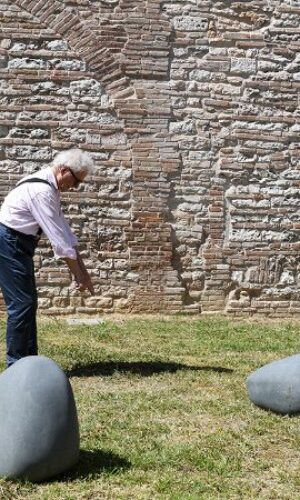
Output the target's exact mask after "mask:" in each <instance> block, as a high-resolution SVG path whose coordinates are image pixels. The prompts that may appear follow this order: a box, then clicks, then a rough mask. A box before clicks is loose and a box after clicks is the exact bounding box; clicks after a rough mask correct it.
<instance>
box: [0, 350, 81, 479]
mask: <svg viewBox="0 0 300 500" xmlns="http://www.w3.org/2000/svg"><path fill="white" fill-rule="evenodd" d="M78 457H79V425H78V418H77V411H76V405H75V401H74V396H73V392H72V388H71V385H70V382H69V380H68V378H67V376H66V375H65V373H64V372H63V371H62V369H61V368H60V367H59V366H58V365H57V364H56V363H55V362H54V361H52V360H51V359H49V358H46V357H44V356H28V357H25V358H22V359H20V360H19V361H17V362H16V363H14V364H13V365H12V366H11V367H10V368H8V369H7V370H5V371H4V372H3V373H2V374H1V375H0V476H6V477H9V478H20V479H28V480H30V481H42V480H45V479H47V478H50V477H52V476H55V475H57V474H59V473H61V472H64V471H66V470H67V469H69V468H70V467H71V466H73V465H74V464H75V463H76V462H77V460H78Z"/></svg>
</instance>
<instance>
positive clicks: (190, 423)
mask: <svg viewBox="0 0 300 500" xmlns="http://www.w3.org/2000/svg"><path fill="white" fill-rule="evenodd" d="M0 326H1V338H0V348H1V353H2V354H1V361H2V364H1V366H0V367H1V368H2V369H4V351H5V345H4V329H5V324H4V322H2V323H1V325H0ZM39 343H40V354H43V355H46V356H48V357H50V358H52V359H53V360H54V361H56V362H57V363H58V364H59V365H60V366H61V367H62V368H63V369H64V370H65V371H66V373H67V374H68V375H69V377H70V382H71V384H72V387H73V391H74V395H75V399H76V404H77V410H78V415H79V421H80V434H81V453H80V461H79V463H78V464H77V465H76V466H75V467H74V468H73V469H72V470H70V471H68V472H66V473H65V474H64V475H62V476H60V477H59V478H55V479H53V480H51V481H47V482H44V483H41V484H31V483H24V482H17V481H9V480H5V479H1V480H0V499H1V500H2V499H30V500H46V499H49V500H50V499H51V500H55V499H60V500H61V499H63V500H73V499H74V500H77V499H86V500H88V499H91V500H92V499H93V500H94V499H118V500H119V499H170V500H177V499H178V500H194V499H195V500H196V499H197V500H198V499H207V500H214V499H222V500H223V499H258V498H259V499H275V500H277V499H278V500H279V499H280V500H282V499H288V500H290V499H291V498H296V499H297V498H300V493H299V491H300V474H299V464H300V431H299V429H300V426H299V419H300V417H293V418H289V417H286V416H280V415H276V414H273V413H271V412H266V411H264V410H261V409H259V408H257V407H255V406H254V405H252V404H251V403H250V401H249V399H248V397H247V392H246V387H245V379H246V377H247V375H248V374H249V373H251V372H252V371H253V370H255V369H256V368H258V367H260V366H262V365H264V364H266V363H268V362H270V361H273V360H275V359H281V358H283V357H285V356H288V355H291V354H295V353H297V352H299V351H300V349H299V343H300V336H299V324H297V323H296V322H294V323H289V322H287V321H285V322H282V323H276V322H271V323H270V322H269V323H267V322H266V321H264V322H262V321H261V322H258V321H254V320H253V321H250V320H248V321H246V320H243V321H242V320H240V321H238V320H228V319H224V318H208V317H204V318H203V319H193V318H186V317H182V316H178V317H172V318H159V317H153V318H152V317H144V318H143V317H141V318H126V317H124V318H117V319H113V318H111V319H108V320H107V321H106V322H105V323H104V324H101V325H97V326H89V327H88V326H76V327H75V326H68V325H67V324H66V323H65V322H64V321H63V320H62V321H51V322H50V321H48V322H46V321H45V320H41V321H40V323H39ZM0 425H1V424H0Z"/></svg>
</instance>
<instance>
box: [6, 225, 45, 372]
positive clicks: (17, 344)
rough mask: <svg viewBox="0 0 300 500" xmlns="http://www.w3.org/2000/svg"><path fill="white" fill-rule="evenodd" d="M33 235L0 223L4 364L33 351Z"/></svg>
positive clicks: (34, 292) (35, 292)
mask: <svg viewBox="0 0 300 500" xmlns="http://www.w3.org/2000/svg"><path fill="white" fill-rule="evenodd" d="M35 247H36V239H35V237H34V236H30V235H25V234H22V233H20V232H18V231H15V230H12V229H9V228H8V227H6V226H4V225H3V224H1V223H0V287H1V290H2V294H3V298H4V301H5V304H6V307H7V315H8V318H7V328H6V346H7V352H6V361H7V366H10V365H12V364H13V363H15V362H16V361H18V359H21V358H23V357H25V356H30V355H36V354H37V329H36V311H37V291H36V285H35V277H34V266H33V255H34V250H35Z"/></svg>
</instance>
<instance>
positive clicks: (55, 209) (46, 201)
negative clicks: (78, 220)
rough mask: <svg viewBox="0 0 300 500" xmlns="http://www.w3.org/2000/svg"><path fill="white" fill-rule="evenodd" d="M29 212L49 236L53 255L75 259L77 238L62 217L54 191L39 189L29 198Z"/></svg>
mask: <svg viewBox="0 0 300 500" xmlns="http://www.w3.org/2000/svg"><path fill="white" fill-rule="evenodd" d="M30 209H31V213H32V216H33V217H34V219H35V220H36V222H37V223H38V224H39V226H40V227H41V228H42V230H43V232H44V233H45V235H46V236H47V237H48V238H49V240H50V243H51V246H52V248H53V251H54V254H55V257H57V258H65V257H67V258H69V259H74V260H76V258H77V257H76V251H75V249H74V246H76V245H77V243H78V240H77V238H76V236H75V235H74V234H73V233H72V231H71V229H70V226H69V224H68V223H67V221H66V219H65V218H64V216H63V214H62V212H61V208H60V202H59V200H58V197H57V195H56V193H55V192H54V191H52V192H50V191H49V190H45V191H41V192H39V193H37V194H36V195H35V196H33V197H32V198H31V207H30Z"/></svg>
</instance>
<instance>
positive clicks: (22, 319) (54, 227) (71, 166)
mask: <svg viewBox="0 0 300 500" xmlns="http://www.w3.org/2000/svg"><path fill="white" fill-rule="evenodd" d="M93 169H94V164H93V160H92V159H91V157H90V156H89V155H88V154H87V153H86V152H84V151H82V150H80V149H71V150H68V151H64V152H61V153H59V154H58V155H57V156H56V157H55V158H54V161H53V164H52V166H51V167H47V168H45V169H42V170H39V171H38V172H37V173H35V174H32V175H29V176H27V177H25V178H24V179H22V180H21V181H20V182H19V183H18V184H17V186H16V187H15V188H14V189H13V190H12V191H11V192H10V193H9V194H8V195H7V197H6V198H5V200H4V202H3V204H2V207H1V210H0V287H1V290H2V293H3V297H4V301H5V304H6V307H7V313H8V319H7V329H6V344H7V356H6V360H7V366H8V367H9V366H10V365H12V364H13V363H15V362H16V361H17V360H18V359H20V358H23V357H25V356H29V355H36V354H37V352H38V348H37V328H36V311H37V291H36V285H35V278H34V265H33V256H34V251H35V248H36V246H37V243H38V240H39V237H40V235H41V233H42V232H44V233H45V235H46V236H47V237H48V238H49V240H50V242H51V245H52V248H53V250H54V254H55V256H56V257H57V258H60V259H64V260H65V262H66V263H67V265H68V267H69V270H70V273H71V276H72V282H73V285H74V286H75V288H77V289H78V290H80V291H83V290H89V291H90V293H91V294H93V293H94V289H93V285H92V282H91V278H90V276H89V274H88V272H87V270H86V267H85V265H84V263H83V261H82V258H81V256H80V254H79V252H78V249H77V244H78V241H77V238H76V237H75V235H74V234H73V233H72V231H71V229H70V227H69V225H68V223H67V221H66V219H65V218H64V216H63V214H62V212H61V206H60V191H61V192H64V191H68V190H69V189H72V188H76V187H78V186H79V184H80V183H81V182H83V181H84V180H85V178H86V176H87V174H89V173H91V172H92V171H93Z"/></svg>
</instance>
